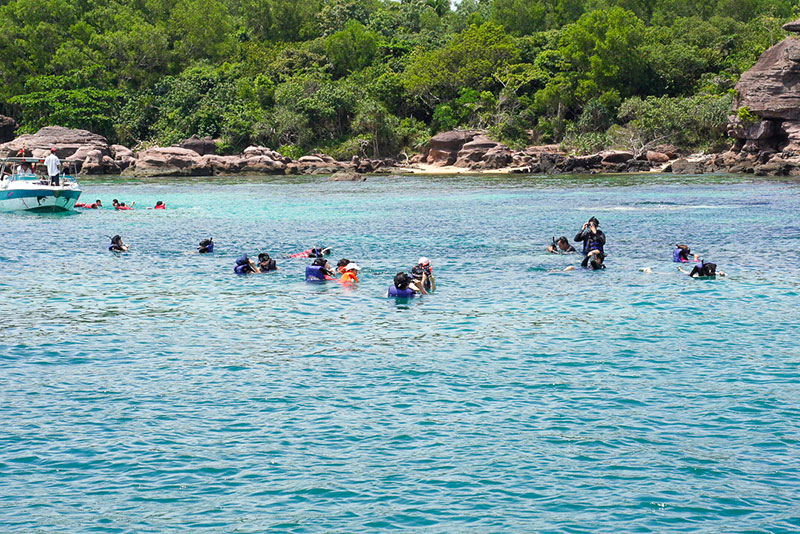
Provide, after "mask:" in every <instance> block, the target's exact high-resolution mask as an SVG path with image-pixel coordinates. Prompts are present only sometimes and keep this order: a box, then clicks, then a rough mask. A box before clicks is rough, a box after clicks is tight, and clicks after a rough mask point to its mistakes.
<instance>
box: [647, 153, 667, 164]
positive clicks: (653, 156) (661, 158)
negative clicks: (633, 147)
mask: <svg viewBox="0 0 800 534" xmlns="http://www.w3.org/2000/svg"><path fill="white" fill-rule="evenodd" d="M645 155H646V157H647V161H649V162H650V163H667V162H668V161H669V156H667V155H666V154H664V153H663V152H656V151H655V150H648V151H647V154H645Z"/></svg>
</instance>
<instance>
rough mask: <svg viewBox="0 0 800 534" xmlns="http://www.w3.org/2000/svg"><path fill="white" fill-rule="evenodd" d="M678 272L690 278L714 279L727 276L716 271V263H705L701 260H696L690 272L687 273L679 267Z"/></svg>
mask: <svg viewBox="0 0 800 534" xmlns="http://www.w3.org/2000/svg"><path fill="white" fill-rule="evenodd" d="M678 270H679V271H680V272H682V273H683V274H688V275H689V276H691V277H692V278H712V279H713V278H716V277H717V276H728V275H727V274H726V273H725V272H723V271H718V270H717V264H716V263H706V262H704V261H703V260H698V264H697V265H695V266H694V268H693V269H692V270H691V271H687V270H686V269H684V268H683V267H681V266H680V265H679V266H678Z"/></svg>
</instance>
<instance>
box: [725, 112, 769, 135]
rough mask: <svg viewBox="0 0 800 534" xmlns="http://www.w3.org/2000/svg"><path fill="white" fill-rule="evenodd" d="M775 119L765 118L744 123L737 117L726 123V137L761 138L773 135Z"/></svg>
mask: <svg viewBox="0 0 800 534" xmlns="http://www.w3.org/2000/svg"><path fill="white" fill-rule="evenodd" d="M777 124H778V123H777V121H774V120H765V121H758V122H754V123H749V124H744V123H742V122H741V121H740V120H739V119H737V118H735V117H734V118H732V120H731V121H730V122H729V123H728V137H733V138H735V139H753V140H763V139H769V138H770V137H774V136H775V132H776V131H777V129H778V128H777Z"/></svg>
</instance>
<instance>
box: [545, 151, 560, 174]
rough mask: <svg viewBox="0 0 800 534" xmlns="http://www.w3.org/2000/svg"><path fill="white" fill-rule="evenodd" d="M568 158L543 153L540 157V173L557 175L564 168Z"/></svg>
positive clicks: (552, 153) (551, 153)
mask: <svg viewBox="0 0 800 534" xmlns="http://www.w3.org/2000/svg"><path fill="white" fill-rule="evenodd" d="M565 160H566V158H565V157H564V155H563V154H557V153H554V152H542V153H541V154H540V155H539V171H540V172H543V173H545V174H557V173H560V172H561V170H562V169H563V168H564V161H565Z"/></svg>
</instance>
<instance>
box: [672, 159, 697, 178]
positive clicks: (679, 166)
mask: <svg viewBox="0 0 800 534" xmlns="http://www.w3.org/2000/svg"><path fill="white" fill-rule="evenodd" d="M702 172H703V168H702V165H701V164H700V163H699V162H697V161H689V160H688V159H686V158H679V159H676V160H675V161H673V162H672V173H673V174H702Z"/></svg>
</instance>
